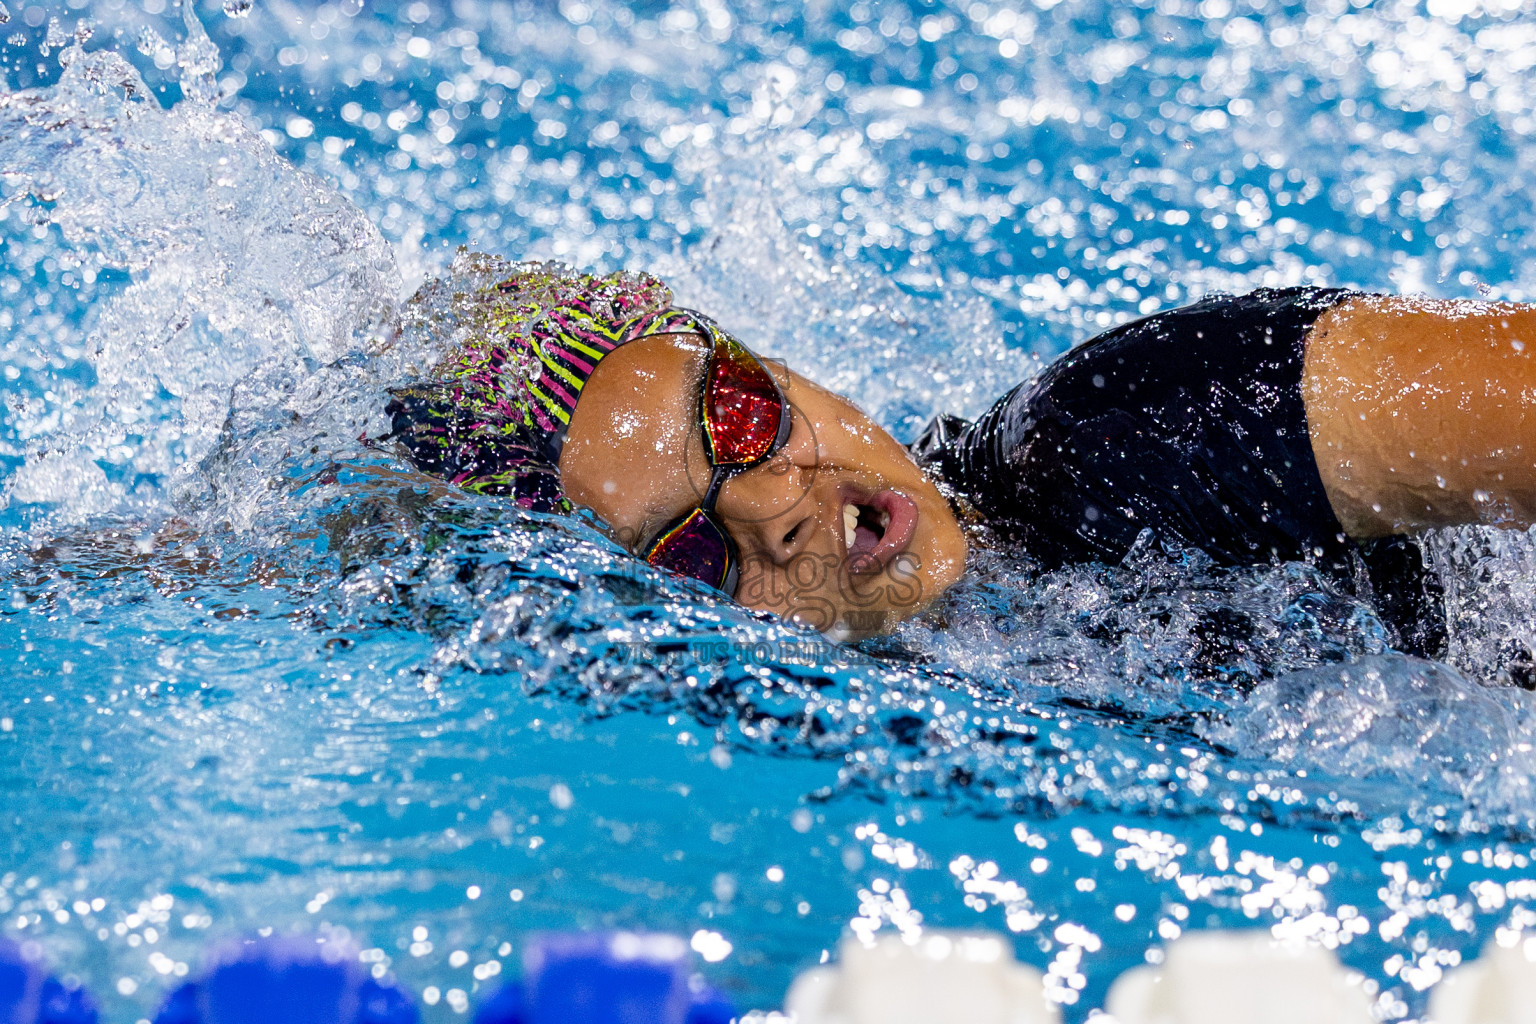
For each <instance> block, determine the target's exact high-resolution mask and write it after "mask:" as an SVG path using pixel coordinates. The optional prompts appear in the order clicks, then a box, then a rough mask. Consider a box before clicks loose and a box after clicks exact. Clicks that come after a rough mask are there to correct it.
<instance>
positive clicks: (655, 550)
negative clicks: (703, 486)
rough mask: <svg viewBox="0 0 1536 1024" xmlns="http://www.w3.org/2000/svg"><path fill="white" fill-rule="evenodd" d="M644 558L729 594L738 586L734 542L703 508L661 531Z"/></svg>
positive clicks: (659, 566)
mask: <svg viewBox="0 0 1536 1024" xmlns="http://www.w3.org/2000/svg"><path fill="white" fill-rule="evenodd" d="M645 560H646V561H647V562H649V563H650V564H651V565H653V566H655V567H656V568H658V569H665V570H667V571H668V572H675V573H677V574H678V575H680V576H689V577H692V578H693V579H696V580H700V581H701V582H704V583H707V584H709V585H710V586H712V587H715V588H716V589H718V590H723V591H725V592H726V593H727V594H729V593H730V592H731V591H732V590H733V589H734V587H735V576H736V560H735V559H734V558H732V557H731V544H730V541H729V539H727V538H726V536H725V534H724V533H722V532H721V530H720V528H719V527H718V526H716V525H715V522H714V520H713V519H711V518H710V517H709V515H708V514H707V513H705V511H704V510H703V509H694V510H693V512H692V513H691V514H689V515H688V516H687V517H686V518H684V519H683V520H681V521H680V522H678V524H677V525H676V526H674V527H672V528H671V529H670V530H668V531H667V532H666V533H664V534H662V535H661V536H660V537H659V538H658V539H657V541H656V543H655V544H652V545H651V550H650V551H648V552H646V555H645Z"/></svg>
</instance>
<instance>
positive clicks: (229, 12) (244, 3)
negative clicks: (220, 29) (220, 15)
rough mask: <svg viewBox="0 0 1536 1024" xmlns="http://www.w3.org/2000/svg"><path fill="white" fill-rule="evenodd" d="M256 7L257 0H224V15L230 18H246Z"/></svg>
mask: <svg viewBox="0 0 1536 1024" xmlns="http://www.w3.org/2000/svg"><path fill="white" fill-rule="evenodd" d="M255 6H256V4H255V0H224V14H225V16H226V17H230V18H244V17H246V16H247V15H249V14H250V13H251V8H253V7H255Z"/></svg>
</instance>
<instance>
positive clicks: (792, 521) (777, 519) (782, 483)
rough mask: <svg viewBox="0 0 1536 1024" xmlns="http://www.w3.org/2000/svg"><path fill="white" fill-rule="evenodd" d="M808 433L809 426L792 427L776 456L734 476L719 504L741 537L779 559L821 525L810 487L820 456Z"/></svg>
mask: <svg viewBox="0 0 1536 1024" xmlns="http://www.w3.org/2000/svg"><path fill="white" fill-rule="evenodd" d="M808 438H809V432H808V431H801V430H794V431H792V432H791V434H790V439H789V442H788V443H787V444H786V445H785V446H784V448H783V449H782V450H780V451H779V452H777V453H776V454H775V455H774V456H773V458H771V459H769V460H768V461H767V462H764V463H763V464H762V465H759V466H754V467H752V468H751V469H749V470H747V471H746V472H745V473H740V474H738V475H736V476H733V477H731V479H730V480H728V481H727V482H726V484H725V487H724V488H723V489H722V490H721V493H720V501H719V503H718V505H717V508H718V509H719V511H720V514H721V516H722V517H723V518H724V519H725V521H726V523H727V524H728V525H729V526H730V529H731V532H732V533H734V534H736V535H737V537H738V540H743V539H746V537H747V536H750V538H751V540H753V541H755V542H756V543H755V544H753V545H752V546H753V547H756V548H758V549H759V550H761V551H763V552H764V553H766V554H767V555H768V556H769V557H770V558H772V559H773V560H774V561H776V562H780V563H782V562H787V561H788V560H789V559H791V558H793V557H794V556H795V555H797V554H799V553H800V552H802V551H804V550H805V549H806V546H807V545H808V544H809V543H810V540H811V537H812V536H814V535H815V533H816V531H817V530H818V529H819V528H820V524H819V522H818V511H819V507H820V506H819V503H818V502H817V500H816V495H815V494H813V493H812V488H813V486H814V484H815V481H816V475H817V466H818V460H817V453H816V450H815V445H814V444H812V443H810V442H809V439H808Z"/></svg>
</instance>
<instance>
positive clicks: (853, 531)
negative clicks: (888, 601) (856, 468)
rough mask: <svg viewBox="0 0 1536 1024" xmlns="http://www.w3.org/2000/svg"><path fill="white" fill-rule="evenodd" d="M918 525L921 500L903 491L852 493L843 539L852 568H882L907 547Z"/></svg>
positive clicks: (847, 499)
mask: <svg viewBox="0 0 1536 1024" xmlns="http://www.w3.org/2000/svg"><path fill="white" fill-rule="evenodd" d="M916 526H917V503H916V502H914V501H913V500H912V499H911V498H909V497H907V496H906V495H905V494H902V493H900V492H899V491H891V490H884V491H877V492H876V493H874V494H872V495H868V496H864V495H858V494H849V495H847V496H846V497H845V498H844V501H843V542H844V544H845V545H846V547H847V551H848V560H849V565H850V568H851V569H852V570H853V571H855V572H861V571H862V572H878V571H879V570H880V569H883V568H884V567H885V566H886V564H887V563H889V562H890V560H891V558H892V557H894V556H895V555H896V554H897V553H899V552H901V551H903V550H905V548H906V546H907V544H908V543H910V542H911V540H912V533H913V531H914V529H915V528H916Z"/></svg>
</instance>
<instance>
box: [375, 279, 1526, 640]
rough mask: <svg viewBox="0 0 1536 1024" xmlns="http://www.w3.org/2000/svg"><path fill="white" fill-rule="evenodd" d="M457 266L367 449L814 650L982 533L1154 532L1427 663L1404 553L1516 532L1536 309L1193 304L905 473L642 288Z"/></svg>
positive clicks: (940, 577)
mask: <svg viewBox="0 0 1536 1024" xmlns="http://www.w3.org/2000/svg"><path fill="white" fill-rule="evenodd" d="M473 259H474V260H475V261H478V262H477V266H478V267H479V269H480V272H481V274H482V276H483V277H484V279H486V280H488V281H492V282H494V283H492V284H490V285H488V286H487V287H486V289H485V290H484V292H483V293H482V294H481V295H479V296H476V297H474V301H473V302H471V303H470V305H469V308H470V309H471V310H472V311H473V312H472V313H471V315H470V317H469V320H470V322H469V323H468V325H467V326H468V328H469V329H468V331H467V332H464V333H463V334H461V335H460V336H463V337H467V338H468V340H467V341H465V342H464V343H463V344H462V345H461V346H459V347H458V348H456V349H455V350H454V351H452V352H450V353H448V355H447V356H446V357H445V358H444V359H443V361H442V362H441V364H440V365H439V366H438V367H437V368H436V369H435V370H434V371H433V373H431V374H430V375H429V377H430V379H429V380H427V381H426V382H423V383H420V384H416V385H413V386H409V387H404V388H400V389H397V390H396V391H394V392H393V393H392V399H391V401H390V403H389V405H388V408H387V412H388V414H389V416H390V418H391V426H392V430H391V432H390V434H389V435H388V437H387V438H384V439H381V440H383V441H385V442H387V443H389V444H392V445H395V446H397V450H398V451H399V452H400V453H401V454H402V455H403V457H405V458H406V459H408V460H409V461H410V462H411V463H412V464H414V465H415V466H416V467H417V468H418V469H420V470H422V471H424V472H427V473H430V474H434V475H436V476H440V477H443V478H445V479H448V480H450V481H452V482H454V483H457V484H459V485H460V486H463V487H466V488H469V489H471V490H475V491H480V492H483V493H489V494H497V495H504V496H506V497H508V498H509V499H511V500H512V501H515V502H516V503H518V504H520V505H522V506H524V507H527V508H531V509H536V510H541V511H555V512H569V511H574V510H577V509H586V510H588V511H589V512H590V513H591V514H592V515H595V516H596V517H597V518H598V519H599V520H600V521H601V523H603V524H605V526H606V528H607V529H608V530H609V531H611V534H612V536H613V537H614V538H615V539H616V540H617V541H618V542H619V543H621V544H623V545H624V546H625V547H626V549H627V550H629V551H631V552H632V553H634V554H635V555H636V556H637V557H639V558H641V559H644V560H645V561H646V562H649V563H650V564H651V565H653V566H656V567H658V568H661V569H665V570H668V571H671V572H674V573H677V574H679V575H683V576H688V577H691V578H693V579H697V580H699V581H701V582H703V583H705V584H708V585H709V586H711V587H714V588H716V589H718V590H720V591H723V592H725V593H726V594H728V595H731V596H732V597H734V598H735V599H736V600H737V601H739V602H740V603H741V604H743V605H747V606H749V607H752V608H757V609H762V610H765V611H770V612H774V613H776V614H778V615H780V616H783V617H784V618H786V619H790V620H793V621H797V622H801V623H805V624H808V625H811V626H814V627H816V628H818V629H821V630H822V631H824V632H826V633H828V634H830V635H832V636H833V637H835V638H838V639H856V638H860V637H864V636H869V635H872V634H875V633H879V632H881V631H884V630H888V629H889V628H891V627H892V626H893V625H894V624H895V623H896V622H898V621H900V620H901V619H903V618H905V617H907V616H910V615H912V614H915V613H917V612H919V611H921V610H922V609H923V608H925V607H926V606H927V605H929V604H931V603H932V602H933V601H934V600H935V599H936V598H937V597H938V596H939V595H940V594H941V593H943V592H944V591H945V590H946V589H947V588H948V587H950V586H951V585H952V584H954V583H955V582H956V581H957V580H958V579H959V578H960V576H961V574H962V573H963V571H964V568H965V564H966V555H967V546H968V542H969V540H968V539H974V538H975V537H976V536H977V535H979V534H984V535H985V536H987V537H989V538H992V539H993V540H995V541H997V542H1001V543H1006V544H1010V545H1016V546H1017V547H1019V548H1020V549H1021V550H1022V551H1023V552H1024V553H1026V554H1027V555H1028V556H1030V557H1031V558H1032V559H1034V560H1035V561H1036V562H1037V563H1038V564H1040V565H1041V566H1042V567H1044V568H1047V569H1050V568H1055V567H1059V566H1063V565H1067V564H1072V563H1078V562H1088V561H1099V562H1106V563H1114V562H1117V561H1118V560H1120V559H1121V558H1123V557H1124V556H1125V555H1126V553H1127V552H1128V551H1130V550H1131V548H1132V546H1133V545H1134V544H1136V543H1137V541H1138V538H1141V537H1142V536H1143V534H1144V531H1150V536H1152V537H1155V538H1157V539H1158V540H1160V541H1162V542H1165V543H1171V544H1174V545H1179V546H1184V547H1190V548H1197V549H1200V550H1202V551H1204V552H1205V553H1206V554H1207V555H1209V556H1210V557H1211V558H1212V559H1214V560H1215V561H1216V563H1218V564H1220V565H1229V566H1235V565H1247V564H1260V563H1270V562H1277V561H1289V560H1304V561H1307V562H1311V563H1313V564H1315V565H1318V566H1319V567H1321V568H1322V569H1324V570H1325V571H1327V572H1329V573H1330V574H1332V575H1333V576H1334V577H1335V578H1337V579H1338V580H1340V582H1341V583H1342V584H1343V585H1344V586H1345V587H1346V588H1355V587H1356V586H1358V587H1359V588H1361V589H1362V591H1364V593H1363V594H1362V596H1365V597H1368V598H1370V599H1371V600H1373V601H1374V603H1375V605H1376V607H1377V608H1378V610H1379V611H1381V613H1382V617H1383V619H1384V620H1385V621H1387V622H1388V623H1389V625H1390V626H1391V627H1392V628H1394V629H1395V630H1396V632H1397V634H1398V635H1397V637H1396V639H1397V641H1398V645H1399V646H1400V647H1401V648H1402V649H1404V650H1407V651H1410V652H1412V653H1421V654H1431V655H1432V654H1435V653H1437V649H1438V646H1439V645H1443V641H1444V624H1443V620H1442V618H1441V617H1440V615H1439V614H1438V613H1437V612H1436V607H1437V606H1436V593H1435V591H1434V589H1433V584H1432V582H1431V581H1430V579H1429V577H1428V575H1427V574H1426V573H1425V572H1424V570H1423V567H1422V560H1421V559H1420V556H1419V554H1418V549H1417V548H1416V547H1415V546H1414V544H1413V542H1412V540H1411V537H1412V535H1414V534H1415V533H1417V532H1419V531H1423V530H1426V529H1429V528H1432V527H1438V526H1445V525H1453V524H1462V523H1488V524H1493V525H1497V526H1506V527H1517V528H1518V527H1526V526H1529V525H1531V524H1532V523H1536V361H1533V360H1536V351H1533V348H1532V346H1536V306H1524V305H1518V304H1513V303H1491V302H1472V301H1455V302H1452V301H1439V300H1431V299H1422V298H1417V299H1416V298H1392V297H1386V296H1380V295H1371V294H1364V293H1360V292H1355V291H1348V290H1343V289H1323V288H1286V289H1262V290H1259V291H1256V292H1253V293H1251V294H1248V295H1243V296H1214V297H1210V298H1207V299H1204V300H1202V301H1200V302H1198V303H1195V304H1194V305H1191V306H1187V307H1184V308H1181V309H1175V310H1171V311H1168V312H1163V313H1158V314H1155V315H1152V316H1149V317H1146V318H1144V319H1141V320H1137V321H1134V322H1132V323H1128V324H1125V325H1123V326H1121V327H1117V328H1114V329H1112V330H1110V331H1108V332H1105V333H1104V334H1101V335H1099V336H1098V337H1095V338H1093V339H1092V340H1090V341H1088V342H1086V343H1085V344H1083V345H1080V346H1078V347H1077V348H1075V349H1073V350H1072V351H1070V352H1068V353H1066V354H1065V355H1063V356H1062V357H1061V358H1059V359H1058V360H1057V361H1056V362H1055V363H1053V364H1052V365H1050V366H1049V367H1047V368H1046V370H1045V371H1044V372H1043V373H1041V374H1040V375H1039V376H1038V377H1037V378H1035V379H1033V380H1030V381H1027V382H1025V383H1023V384H1020V385H1019V386H1018V387H1016V388H1014V389H1013V390H1012V391H1010V392H1008V393H1007V394H1006V395H1004V396H1003V397H1002V398H1000V399H999V400H998V401H997V402H996V404H994V405H993V406H992V407H991V408H990V409H989V410H988V411H987V412H985V413H984V414H982V415H981V416H980V417H979V418H977V419H976V420H975V421H973V422H966V421H963V420H960V419H957V418H955V417H951V416H940V417H938V418H936V419H935V420H934V421H933V422H932V423H931V424H930V425H929V427H928V428H927V429H926V430H925V431H924V432H923V434H922V435H921V436H920V437H919V438H918V439H917V440H916V441H915V442H914V443H913V444H911V445H910V446H904V445H902V444H900V443H899V442H897V441H896V440H895V439H894V438H893V437H891V435H890V434H888V433H887V432H886V431H884V430H883V429H881V428H880V427H879V426H878V425H876V424H875V423H874V422H872V421H871V420H870V419H869V417H868V416H866V415H865V414H864V413H863V412H861V411H860V410H859V408H858V407H857V405H855V404H854V403H853V402H852V401H850V400H849V399H847V398H845V397H843V396H841V395H837V394H834V393H832V392H831V391H828V390H826V389H824V388H822V387H819V386H818V385H816V384H815V383H814V382H812V381H810V380H807V379H806V378H805V377H803V376H801V375H799V374H797V373H795V372H794V371H793V370H790V369H789V368H787V367H785V366H783V365H782V364H780V363H777V362H774V361H772V360H769V359H766V358H764V357H762V356H761V355H759V354H757V353H755V352H753V351H752V350H750V349H749V348H748V347H746V346H745V345H743V344H742V343H741V342H740V341H739V340H737V339H736V338H735V337H734V336H732V335H731V334H730V333H729V331H728V330H727V329H726V328H725V327H723V326H722V325H719V324H717V323H715V322H714V321H713V320H711V319H710V318H709V317H708V316H706V315H704V314H702V313H698V312H695V311H692V310H687V309H683V308H680V307H677V306H676V305H674V303H673V301H672V296H671V293H670V292H669V291H668V289H667V288H666V286H665V285H663V284H662V283H661V282H660V281H658V280H657V279H655V278H654V277H651V276H649V275H646V274H639V273H619V274H612V275H608V276H606V277H601V276H595V275H588V274H580V273H577V272H575V271H572V270H570V269H569V268H563V267H561V266H559V265H556V264H531V263H524V264H515V263H506V262H504V261H499V260H497V259H495V258H493V257H483V256H477V257H473ZM963 524H964V525H963Z"/></svg>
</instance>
